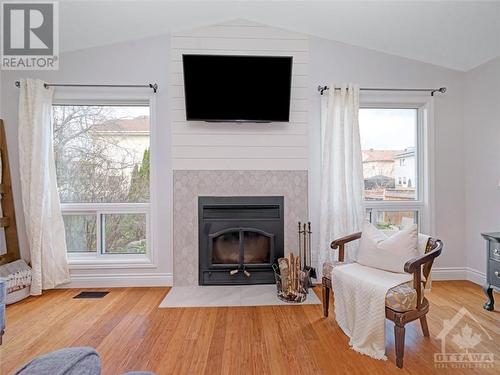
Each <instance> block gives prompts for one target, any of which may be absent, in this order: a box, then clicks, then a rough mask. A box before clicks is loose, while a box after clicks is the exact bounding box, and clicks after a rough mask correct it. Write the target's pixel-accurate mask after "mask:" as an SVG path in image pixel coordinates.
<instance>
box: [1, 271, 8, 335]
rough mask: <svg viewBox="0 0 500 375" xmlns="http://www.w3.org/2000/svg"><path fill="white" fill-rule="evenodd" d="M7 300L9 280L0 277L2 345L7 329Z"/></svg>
mask: <svg viewBox="0 0 500 375" xmlns="http://www.w3.org/2000/svg"><path fill="white" fill-rule="evenodd" d="M6 302H7V282H6V281H5V280H4V279H2V278H0V345H2V336H3V331H4V329H5V304H6Z"/></svg>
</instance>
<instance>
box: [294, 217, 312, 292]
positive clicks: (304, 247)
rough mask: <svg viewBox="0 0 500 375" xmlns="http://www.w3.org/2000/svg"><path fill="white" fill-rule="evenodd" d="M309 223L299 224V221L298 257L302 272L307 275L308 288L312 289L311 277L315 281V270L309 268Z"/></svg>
mask: <svg viewBox="0 0 500 375" xmlns="http://www.w3.org/2000/svg"><path fill="white" fill-rule="evenodd" d="M311 233H312V232H311V222H310V221H309V222H307V224H306V223H301V222H300V221H299V230H298V236H299V257H300V260H301V262H302V265H303V270H304V271H305V272H306V273H307V274H308V275H309V287H312V285H313V284H312V282H311V277H312V278H314V279H316V278H317V276H316V269H315V268H314V267H312V266H311V263H312V262H311Z"/></svg>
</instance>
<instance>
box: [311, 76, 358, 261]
mask: <svg viewBox="0 0 500 375" xmlns="http://www.w3.org/2000/svg"><path fill="white" fill-rule="evenodd" d="M329 87H330V89H329V90H328V96H326V95H324V96H323V97H322V98H321V197H320V198H321V202H320V203H321V206H320V226H319V241H320V243H319V260H320V266H321V265H322V264H323V262H324V261H326V260H336V259H334V257H333V254H334V253H333V251H332V250H331V249H330V243H331V241H332V240H334V239H337V238H339V237H342V236H345V235H348V234H351V233H355V232H357V231H359V230H360V229H361V226H362V224H363V220H364V216H365V211H364V204H363V191H364V187H363V164H362V155H361V141H360V135H359V123H358V111H359V87H358V86H356V85H352V84H349V85H346V84H343V85H334V84H331V85H330V86H329ZM335 88H337V89H335ZM350 250H351V249H350ZM354 258H355V254H353V252H352V251H347V252H346V259H348V260H350V259H354ZM320 269H321V268H320Z"/></svg>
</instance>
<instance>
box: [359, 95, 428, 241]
mask: <svg viewBox="0 0 500 375" xmlns="http://www.w3.org/2000/svg"><path fill="white" fill-rule="evenodd" d="M433 100H434V99H433V98H432V97H420V96H410V95H405V94H400V95H384V94H378V95H377V94H361V98H360V109H362V108H385V109H391V108H395V109H399V108H401V109H404V108H410V109H416V110H417V124H416V125H417V126H416V137H415V140H416V145H415V152H416V159H415V162H416V166H417V167H416V171H417V173H416V177H417V184H415V187H416V199H414V200H407V201H397V200H394V201H368V200H364V205H365V209H366V210H367V212H368V211H371V215H370V217H373V215H374V214H376V213H377V212H379V211H416V215H417V221H418V226H419V231H420V232H422V233H428V234H432V233H433V232H434V195H433V190H434V189H433V185H432V184H433V181H434V167H433V164H434V155H433V154H432V152H433V150H434V137H433V132H434V131H433V103H434V101H433Z"/></svg>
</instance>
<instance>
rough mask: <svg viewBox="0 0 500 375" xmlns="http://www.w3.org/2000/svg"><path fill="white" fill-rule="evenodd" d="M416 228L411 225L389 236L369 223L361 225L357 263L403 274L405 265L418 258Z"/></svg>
mask: <svg viewBox="0 0 500 375" xmlns="http://www.w3.org/2000/svg"><path fill="white" fill-rule="evenodd" d="M417 246H418V227H417V224H411V225H408V226H406V227H404V228H403V229H401V230H400V231H397V232H395V233H394V234H392V235H391V236H387V235H386V234H384V233H383V232H382V231H380V230H378V229H377V228H375V226H374V225H373V224H371V223H369V222H365V223H364V224H363V231H362V234H361V239H360V242H359V248H358V259H357V262H358V263H359V264H362V265H364V266H368V267H373V268H379V269H381V270H386V271H391V272H399V273H404V265H405V263H406V262H407V261H408V260H410V259H412V258H414V257H416V256H418V255H419V254H418V250H417Z"/></svg>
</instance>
